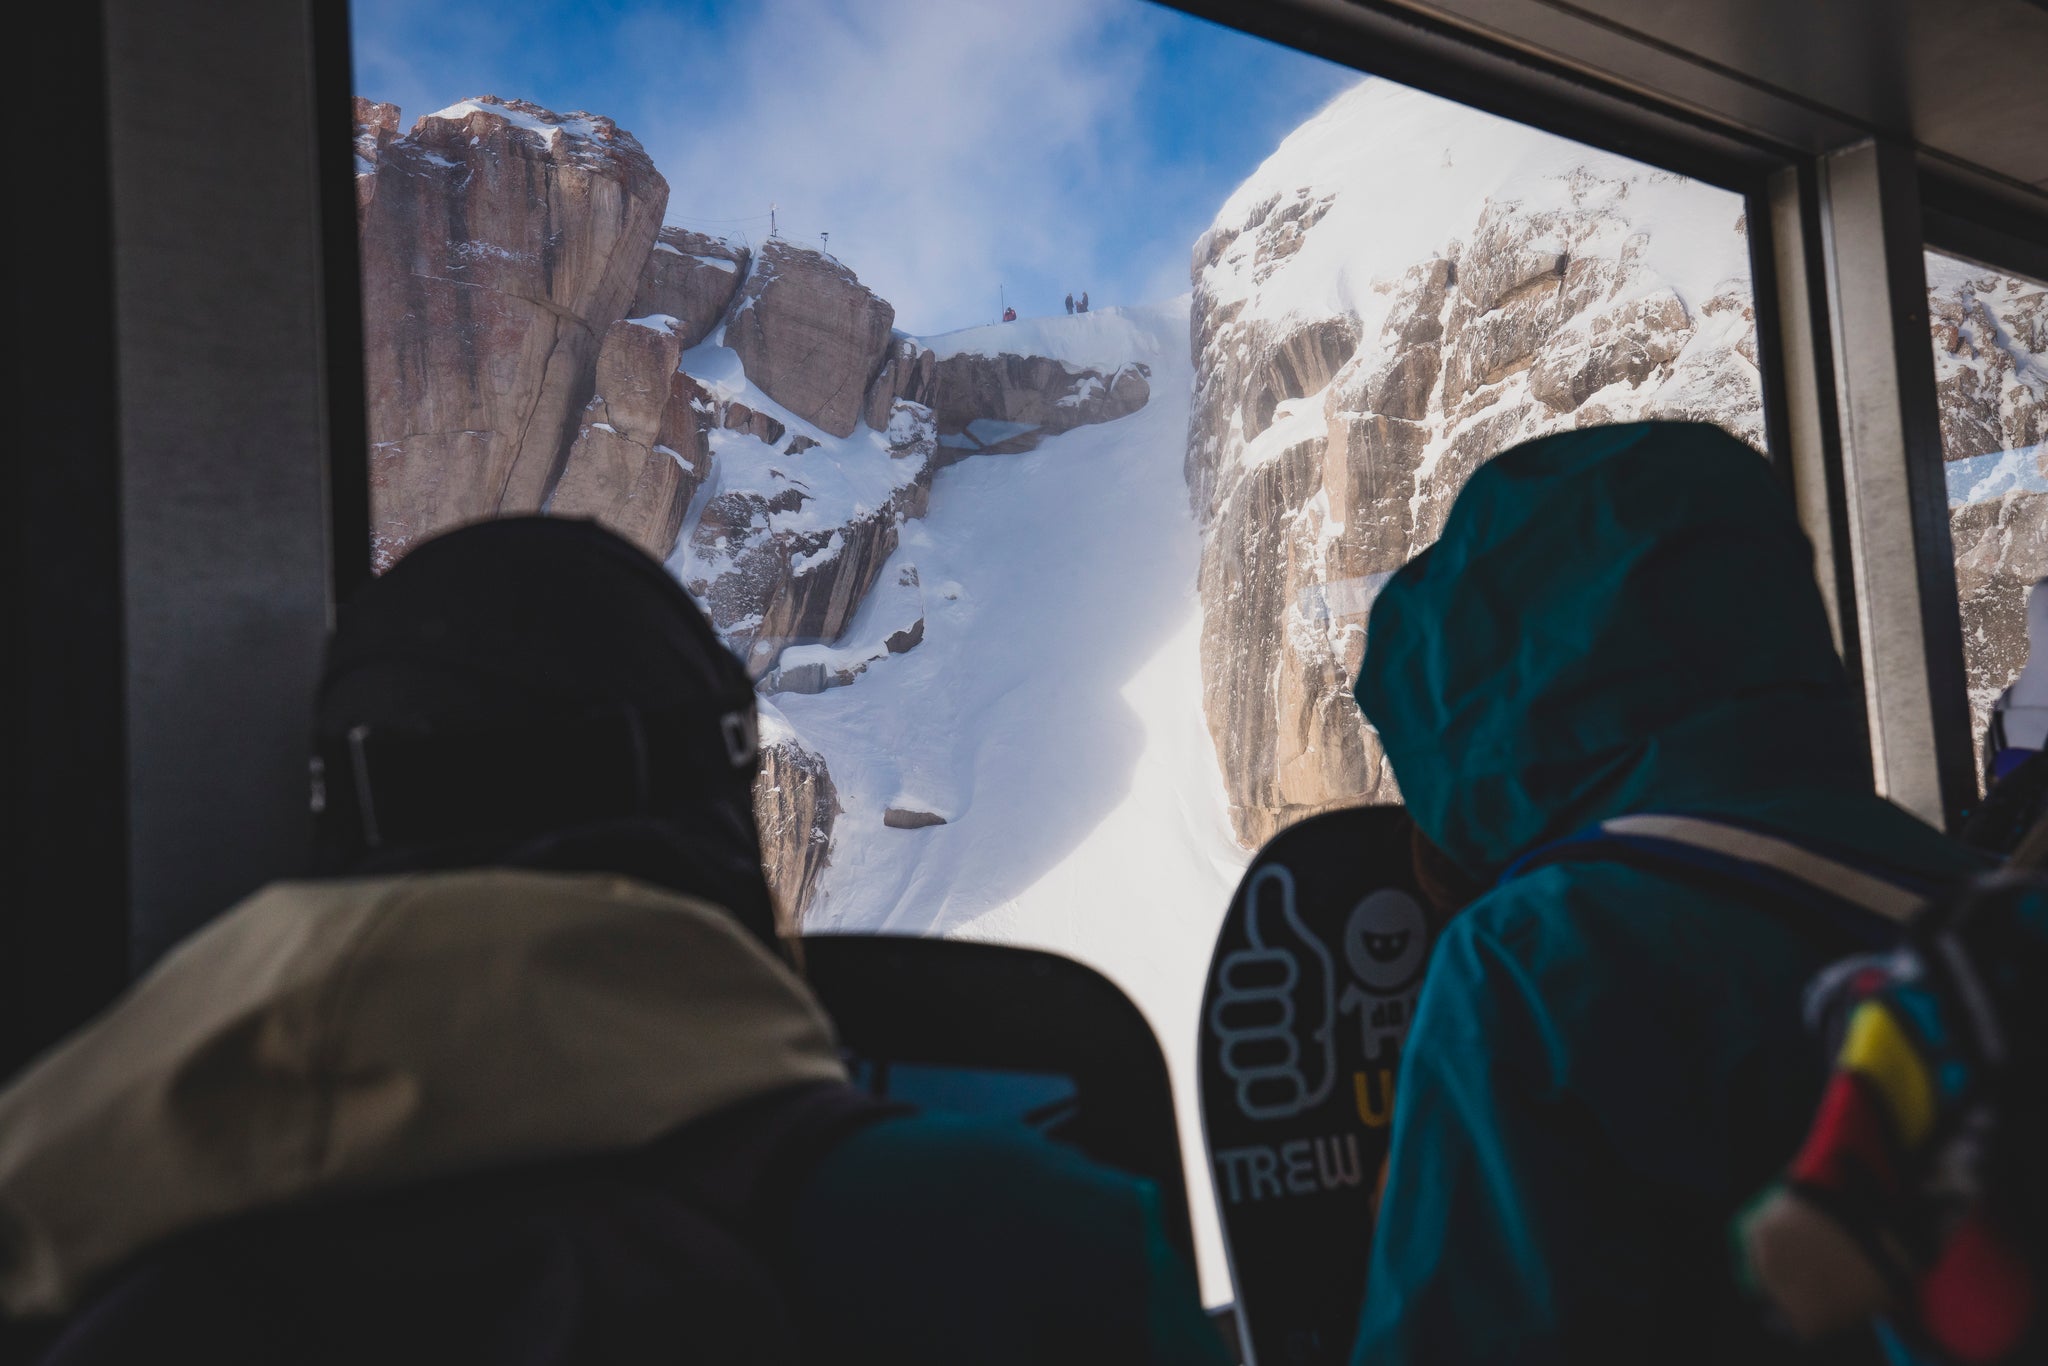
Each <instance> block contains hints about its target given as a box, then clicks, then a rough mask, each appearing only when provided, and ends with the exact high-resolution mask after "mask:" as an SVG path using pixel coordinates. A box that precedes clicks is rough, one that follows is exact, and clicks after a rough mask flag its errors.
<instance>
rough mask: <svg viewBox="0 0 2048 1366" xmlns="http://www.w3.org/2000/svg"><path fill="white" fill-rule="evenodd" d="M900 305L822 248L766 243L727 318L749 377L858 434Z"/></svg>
mask: <svg viewBox="0 0 2048 1366" xmlns="http://www.w3.org/2000/svg"><path fill="white" fill-rule="evenodd" d="M895 321H896V310H895V309H894V308H892V307H890V305H889V304H888V302H887V301H886V300H884V299H882V298H880V297H878V296H877V295H876V294H875V292H874V291H873V290H871V289H869V288H868V287H867V286H866V285H863V284H862V283H861V282H860V281H859V279H857V278H856V277H855V276H854V273H853V272H852V271H850V270H848V269H847V268H846V267H845V266H842V265H840V264H839V263H838V262H837V261H835V260H833V259H832V258H831V257H829V256H826V255H824V254H823V253H821V252H815V251H805V250H802V249H800V248H797V247H793V246H791V245H790V244H789V243H787V242H784V241H781V240H779V239H777V240H773V241H770V242H769V243H768V244H767V245H766V246H764V247H762V248H761V253H760V257H759V259H758V260H757V261H756V262H755V264H754V268H753V270H752V271H750V272H749V273H748V275H747V278H746V282H745V283H744V284H743V285H742V286H741V287H740V297H739V301H738V302H737V303H736V304H734V305H733V308H732V311H731V313H730V314H729V315H728V317H727V319H726V325H725V344H726V345H727V346H729V347H731V348H732V349H733V350H734V351H735V352H737V353H738V354H739V357H740V362H741V363H742V364H743V365H745V366H746V370H747V378H748V379H750V380H751V381H753V382H754V383H755V384H758V385H759V386H761V390H762V392H764V393H766V394H767V395H768V396H769V397H770V398H772V399H774V400H775V401H776V402H777V403H780V404H781V405H782V406H783V407H785V408H787V409H789V410H790V411H791V412H792V413H795V414H796V415H797V416H798V417H801V418H803V419H804V420H805V421H806V422H812V423H816V424H817V425H818V426H819V427H822V428H823V429H824V430H826V431H827V432H830V433H831V434H832V435H834V436H852V435H853V429H854V426H855V424H856V423H858V422H859V421H860V418H861V413H862V410H863V409H864V408H865V407H866V406H867V398H868V386H869V385H870V384H871V383H872V382H873V380H874V378H875V374H876V372H877V371H878V370H880V369H881V366H882V361H883V358H884V355H885V353H886V351H887V349H888V346H889V341H890V328H891V327H892V326H893V325H894V323H895Z"/></svg>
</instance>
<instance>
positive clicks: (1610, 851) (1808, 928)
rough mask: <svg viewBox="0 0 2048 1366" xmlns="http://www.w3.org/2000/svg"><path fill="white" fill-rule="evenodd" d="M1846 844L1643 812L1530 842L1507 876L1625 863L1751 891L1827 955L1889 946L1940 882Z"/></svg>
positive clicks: (1503, 879) (1723, 821) (1507, 878)
mask: <svg viewBox="0 0 2048 1366" xmlns="http://www.w3.org/2000/svg"><path fill="white" fill-rule="evenodd" d="M1843 852H1844V851H1839V850H1826V849H1823V848H1820V847H1817V846H1816V845H1815V844H1813V843H1808V842H1804V841H1795V840H1793V839H1791V838H1789V837H1787V836H1786V835H1784V834H1783V833H1782V832H1778V831H1772V830H1769V829H1767V828H1764V827H1761V826H1752V825H1747V824H1744V823H1742V822H1739V821H1732V820H1728V819H1725V818H1720V817H1707V816H1687V815H1676V814H1670V813H1663V812H1640V813H1637V814H1634V815H1628V816H1617V817H1615V818H1613V819H1612V820H1606V821H1602V822H1600V823H1599V824H1598V825H1594V826H1590V827H1588V828H1587V829H1585V830H1582V831H1580V832H1579V833H1578V834H1576V835H1571V836H1567V837H1566V838H1564V839H1562V840H1558V841H1556V842H1555V843H1553V844H1546V845H1544V846H1542V847H1541V848H1538V849H1535V850H1533V851H1531V852H1530V853H1528V854H1526V855H1524V856H1523V857H1522V858H1520V859H1518V860H1517V861H1516V862H1515V863H1514V864H1512V865H1510V866H1509V868H1508V870H1507V871H1506V872H1505V873H1504V874H1502V875H1501V882H1503V883H1506V882H1509V881H1512V880H1513V879H1515V878H1518V877H1522V876H1525V875H1526V874H1528V873H1531V872H1534V871H1535V870H1536V869H1538V868H1544V867H1549V866H1551V865H1553V864H1560V863H1625V864H1629V865H1631V866H1634V867H1639V868H1643V869H1645V870H1647V871H1650V872H1658V873H1663V874H1666V875H1668V876H1676V877H1680V878H1684V879H1686V880H1688V881H1702V880H1705V881H1713V882H1718V883H1721V884H1723V885H1731V886H1734V887H1739V888H1741V889H1743V890H1745V891H1748V892H1750V893H1751V894H1753V895H1756V896H1758V897H1759V899H1760V900H1761V901H1762V903H1763V904H1764V905H1765V906H1766V907H1767V908H1769V909H1771V910H1773V911H1775V912H1777V913H1778V914H1779V915H1780V916H1781V917H1782V918H1784V919H1787V920H1789V921H1790V922H1792V924H1793V926H1794V928H1796V929H1798V930H1799V931H1800V932H1801V933H1803V934H1804V935H1806V936H1807V937H1808V938H1810V939H1813V940H1815V941H1816V942H1817V943H1818V944H1819V945H1820V946H1821V947H1822V948H1824V949H1826V950H1827V951H1828V952H1829V953H1830V954H1831V955H1837V956H1838V955H1840V954H1843V953H1853V952H1879V951H1883V950H1886V949H1889V948H1891V947H1893V946H1894V945H1895V944H1897V942H1898V940H1899V936H1900V932H1901V931H1902V929H1903V928H1904V926H1905V923H1906V922H1907V921H1908V920H1909V919H1911V917H1912V916H1913V915H1914V913H1915V912H1917V911H1918V910H1919V909H1920V908H1921V907H1922V906H1924V905H1926V904H1927V903H1928V901H1929V900H1931V899H1932V898H1933V897H1934V896H1936V895H1937V894H1939V892H1940V891H1941V890H1942V887H1941V884H1939V883H1935V882H1931V881H1929V880H1927V879H1925V878H1923V877H1919V876H1916V875H1914V874H1912V873H1907V872H1904V871H1902V870H1898V869H1890V868H1883V867H1879V866H1877V865H1876V861H1875V860H1871V859H1868V858H1865V857H1860V856H1857V857H1856V858H1855V861H1854V862H1851V861H1849V859H1848V858H1845V857H1843V856H1842V855H1843Z"/></svg>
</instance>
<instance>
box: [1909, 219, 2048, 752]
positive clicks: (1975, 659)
mask: <svg viewBox="0 0 2048 1366" xmlns="http://www.w3.org/2000/svg"><path fill="white" fill-rule="evenodd" d="M1927 287H1928V319H1929V322H1930V324H1931V325H1932V328H1933V334H1934V336H1933V340H1934V367H1935V381H1936V394H1937V396H1938V398H1939V400H1940V403H1941V435H1942V447H1943V451H1944V453H1945V454H1946V456H1947V457H1948V466H1947V469H1948V476H1949V478H1948V483H1949V532H1950V535H1951V537H1952V539H1953V540H1954V542H1955V553H1956V588H1957V590H1958V591H1959V593H1960V594H1961V598H1962V614H1963V657H1964V663H1965V666H1966V669H1967V674H1968V678H1969V689H1970V712H1971V730H1972V732H1973V734H1974V735H1975V737H1976V739H1977V741H1978V743H1979V744H1980V746H1981V744H1982V741H1983V735H1984V727H1985V725H1986V723H1987V722H1988V721H1989V720H1990V713H1991V704H1992V703H1993V702H1995V701H1996V700H1997V698H1998V694H1999V692H2000V691H2001V690H2002V689H2004V688H2005V687H2006V686H2007V685H2008V684H2010V683H2011V682H2012V680H2013V679H2014V678H2016V677H2017V676H2018V675H2019V671H2020V666H2021V665H2023V664H2025V663H2026V658H2027V616H2026V595H2027V589H2028V587H2029V586H2031V585H2032V584H2033V583H2034V581H2035V580H2037V579H2039V578H2041V577H2042V576H2043V575H2044V574H2048V467H2044V458H2048V444H2044V443H2048V288H2044V287H2043V286H2041V285H2038V284H2035V283H2033V282H2031V281H2028V280H2021V279H2018V278H2015V277H2011V276H2005V275H2000V274H1999V273H1997V272H1996V271H1990V270H1986V269H1984V268H1982V267H1980V266H1972V265H1968V264H1966V263H1964V262H1962V261H1956V260H1952V259H1949V258H1946V257H1939V256H1930V257H1929V258H1928V262H1927Z"/></svg>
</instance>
